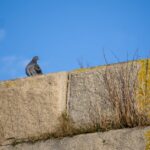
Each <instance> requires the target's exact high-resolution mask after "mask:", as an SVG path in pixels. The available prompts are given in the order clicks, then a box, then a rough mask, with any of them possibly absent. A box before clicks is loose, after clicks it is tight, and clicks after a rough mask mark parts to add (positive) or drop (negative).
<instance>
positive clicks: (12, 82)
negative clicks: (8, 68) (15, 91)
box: [1, 81, 17, 88]
mask: <svg viewBox="0 0 150 150" xmlns="http://www.w3.org/2000/svg"><path fill="white" fill-rule="evenodd" d="M1 85H3V86H4V87H7V88H9V87H14V86H16V85H17V82H16V81H6V82H2V83H1Z"/></svg>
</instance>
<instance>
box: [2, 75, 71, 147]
mask: <svg viewBox="0 0 150 150" xmlns="http://www.w3.org/2000/svg"><path fill="white" fill-rule="evenodd" d="M67 80H68V74H67V73H65V72H62V73H54V74H49V75H41V76H36V77H29V78H25V79H19V80H12V81H5V82H0V141H1V144H2V143H3V142H4V141H5V142H4V143H5V144H6V143H7V141H8V142H9V141H11V140H13V139H21V138H23V139H24V138H29V137H36V136H37V137H38V136H41V135H42V134H43V133H47V134H48V133H53V132H55V130H57V128H59V124H60V123H59V117H60V116H61V114H62V112H64V111H65V110H66V89H67Z"/></svg>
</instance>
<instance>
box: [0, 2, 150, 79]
mask: <svg viewBox="0 0 150 150" xmlns="http://www.w3.org/2000/svg"><path fill="white" fill-rule="evenodd" d="M137 49H138V50H139V57H140V58H146V57H149V53H150V0H0V80H7V79H15V78H20V77H25V76H26V75H25V72H24V68H25V65H26V64H27V63H28V61H29V60H30V59H31V58H32V57H33V56H34V55H38V56H39V57H40V61H39V64H40V66H41V68H42V70H43V72H44V73H49V72H58V71H70V70H73V69H75V68H78V67H79V65H78V60H80V61H82V63H83V64H84V65H85V66H86V64H89V65H90V66H95V65H103V64H105V60H104V56H103V50H104V51H105V54H106V57H107V60H108V62H109V63H113V62H116V61H117V60H116V58H115V57H114V56H113V54H112V52H113V53H115V55H116V56H117V57H118V58H119V59H120V61H126V60H127V53H128V54H129V57H130V59H132V57H133V55H134V52H135V51H136V50H137Z"/></svg>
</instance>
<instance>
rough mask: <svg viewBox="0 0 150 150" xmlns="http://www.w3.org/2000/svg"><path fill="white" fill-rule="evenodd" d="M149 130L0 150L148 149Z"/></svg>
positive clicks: (54, 140) (104, 134)
mask: <svg viewBox="0 0 150 150" xmlns="http://www.w3.org/2000/svg"><path fill="white" fill-rule="evenodd" d="M149 131H150V127H146V128H134V129H120V130H112V131H108V132H104V133H100V132H97V133H91V134H83V135H77V136H74V137H66V138H63V139H51V140H47V141H39V142H36V143H34V144H31V143H23V144H18V145H16V146H11V145H8V146H1V147H0V150H149V149H150V145H149V143H150V141H149V140H148V138H147V137H146V136H147V133H148V132H149ZM149 138H150V136H149Z"/></svg>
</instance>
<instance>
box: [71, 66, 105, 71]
mask: <svg viewBox="0 0 150 150" xmlns="http://www.w3.org/2000/svg"><path fill="white" fill-rule="evenodd" d="M105 67H106V66H96V67H89V68H79V69H76V70H73V71H72V72H88V71H91V70H97V69H103V68H105Z"/></svg>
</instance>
